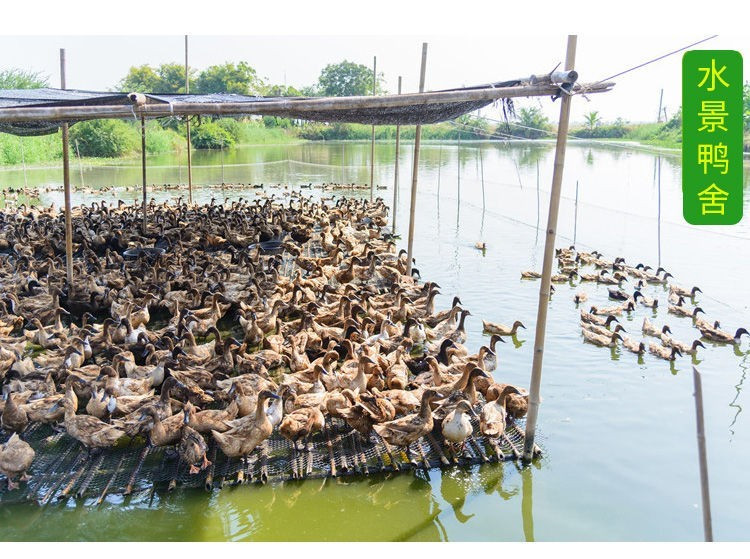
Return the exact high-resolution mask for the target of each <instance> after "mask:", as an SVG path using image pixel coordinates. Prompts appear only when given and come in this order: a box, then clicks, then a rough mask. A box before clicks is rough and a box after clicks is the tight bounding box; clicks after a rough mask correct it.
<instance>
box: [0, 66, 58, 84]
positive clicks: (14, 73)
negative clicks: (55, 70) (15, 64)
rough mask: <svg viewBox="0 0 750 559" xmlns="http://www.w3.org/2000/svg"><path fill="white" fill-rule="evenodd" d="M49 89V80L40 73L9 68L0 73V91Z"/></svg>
mask: <svg viewBox="0 0 750 559" xmlns="http://www.w3.org/2000/svg"><path fill="white" fill-rule="evenodd" d="M40 87H49V78H47V77H46V76H44V75H43V74H42V73H41V72H32V71H30V70H21V69H19V68H11V69H9V70H2V71H0V89H37V88H40Z"/></svg>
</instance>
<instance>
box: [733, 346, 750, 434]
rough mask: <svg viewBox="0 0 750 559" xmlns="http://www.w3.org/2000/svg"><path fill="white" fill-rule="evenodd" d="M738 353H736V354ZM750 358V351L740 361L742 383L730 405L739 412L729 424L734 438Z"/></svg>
mask: <svg viewBox="0 0 750 559" xmlns="http://www.w3.org/2000/svg"><path fill="white" fill-rule="evenodd" d="M735 349H737V346H735ZM735 353H736V352H735ZM748 356H750V351H746V352H745V353H744V354H743V355H742V361H740V370H741V371H742V375H741V376H740V382H738V383H737V384H736V385H735V386H734V388H735V390H736V391H737V393H736V394H735V395H734V398H733V399H732V401H731V402H730V403H729V407H730V408H735V409H736V410H737V411H736V412H735V414H734V417H732V422H731V423H730V424H729V432H730V433H731V434H732V438H734V429H733V427H734V425H735V424H736V423H737V419H738V418H739V416H740V414H741V413H742V406H741V405H740V404H739V403H738V402H737V400H739V398H740V393H741V392H742V385H743V384H744V383H745V377H746V376H747V368H748V365H747V358H748Z"/></svg>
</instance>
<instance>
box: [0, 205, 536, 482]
mask: <svg viewBox="0 0 750 559" xmlns="http://www.w3.org/2000/svg"><path fill="white" fill-rule="evenodd" d="M387 212H388V209H387V207H386V206H385V204H384V203H383V201H382V200H380V199H378V200H377V201H376V202H366V201H358V200H353V199H346V198H341V199H338V200H337V201H336V202H335V203H334V202H329V201H328V200H326V199H323V200H319V201H314V200H312V199H309V198H306V197H304V196H302V195H301V194H300V195H299V196H297V197H296V198H292V199H289V200H288V203H281V202H280V201H277V200H273V199H265V200H262V199H257V200H255V201H254V202H248V201H245V200H240V201H235V202H232V203H231V204H230V203H228V202H227V203H225V204H216V203H215V201H214V200H211V202H210V203H209V204H206V205H202V206H199V205H187V204H184V203H182V202H180V203H178V204H177V205H170V204H167V203H164V204H156V203H155V202H153V201H152V202H151V204H150V205H149V208H148V215H149V224H148V227H147V230H146V231H142V230H141V223H142V218H141V215H140V213H139V207H138V206H137V205H133V206H129V205H126V204H124V203H123V202H121V201H120V202H119V203H118V204H117V205H110V204H108V203H107V202H106V201H102V202H100V203H96V202H95V203H92V204H91V205H90V206H81V207H77V208H74V212H73V231H74V242H73V246H74V262H73V275H74V282H73V284H72V285H69V284H68V283H67V280H66V270H65V263H64V254H65V238H64V220H63V217H62V215H61V214H60V213H59V212H57V211H56V210H55V209H54V208H52V207H50V208H39V207H31V208H26V207H23V208H21V209H17V210H14V211H7V210H6V211H2V212H0V289H1V291H2V295H0V383H1V384H2V394H3V398H2V401H0V413H1V415H0V425H1V426H2V429H3V430H4V431H5V432H6V437H7V436H8V434H12V435H11V436H10V437H9V438H8V439H7V441H6V442H5V443H4V444H3V445H2V446H1V447H0V473H2V474H4V475H5V476H6V478H7V481H8V485H9V487H10V488H13V487H15V486H16V480H17V479H18V478H19V477H20V479H21V480H24V479H26V477H25V474H26V472H27V471H28V470H29V468H30V467H31V464H32V463H33V460H34V456H35V454H34V450H33V449H32V447H31V446H30V445H29V444H28V443H27V442H26V441H24V434H25V433H26V432H27V430H28V429H29V428H30V427H31V426H33V425H36V424H40V423H46V424H52V425H53V426H54V428H55V429H58V430H64V431H65V432H67V434H68V435H69V436H70V437H73V438H75V439H77V440H78V441H80V443H81V444H82V445H84V446H85V447H86V448H88V449H90V451H91V452H99V450H97V449H102V448H107V447H113V446H118V445H122V444H125V443H127V444H131V443H132V442H133V441H137V440H139V438H143V439H144V440H145V441H146V442H147V444H148V445H152V446H170V447H175V448H176V449H177V450H178V452H179V455H180V458H181V459H182V460H183V461H184V463H185V464H187V465H189V467H190V472H191V473H197V472H199V471H201V470H202V469H204V468H206V467H207V466H208V464H209V460H208V458H207V456H206V451H207V448H208V441H210V440H213V441H215V444H216V445H217V446H218V448H219V449H220V450H221V451H222V452H223V453H224V454H225V455H227V456H228V457H238V458H241V459H243V460H247V457H248V456H249V455H250V454H251V453H253V452H254V451H255V450H256V449H258V448H259V447H261V446H262V445H263V444H264V441H265V440H266V439H268V438H269V437H270V436H271V434H272V433H273V432H274V431H278V433H280V434H281V436H283V437H285V438H286V439H288V440H289V441H291V443H292V444H293V445H294V446H295V448H296V447H297V445H299V444H301V443H303V442H305V441H307V440H308V439H309V438H310V437H311V436H312V435H314V434H315V433H317V432H319V431H321V430H322V429H324V425H325V424H326V418H327V417H335V418H340V420H343V421H345V422H346V423H348V424H349V425H350V426H351V427H352V429H354V430H356V431H357V432H358V433H359V435H360V436H361V437H364V438H365V439H369V438H371V437H375V438H379V439H380V440H382V441H383V442H384V444H385V445H386V448H390V446H394V447H398V448H402V449H405V450H406V453H407V455H408V454H409V445H410V444H411V443H413V442H414V441H417V440H418V439H420V437H422V436H425V435H427V434H429V433H431V432H432V431H433V430H435V431H436V432H438V433H441V434H442V437H443V438H444V440H445V441H446V444H447V445H449V446H450V447H451V448H452V449H453V450H455V452H461V451H462V449H463V445H464V444H465V441H466V439H467V438H468V437H469V435H471V434H472V432H473V430H474V427H473V424H472V422H471V419H472V418H475V419H478V420H479V421H478V426H479V427H478V428H479V430H481V432H482V434H484V435H485V436H487V437H503V436H504V432H505V429H506V426H507V423H508V422H511V421H513V420H514V419H517V418H521V417H523V416H524V415H525V413H526V409H527V394H526V392H525V391H524V390H522V389H519V388H517V387H515V386H512V385H509V384H503V383H498V382H495V381H494V379H493V378H492V376H491V374H490V373H491V372H492V371H493V370H494V369H495V368H496V365H497V356H496V353H495V344H496V343H497V342H498V341H502V338H501V337H500V336H501V335H503V334H508V335H512V334H515V331H516V329H517V328H518V325H517V324H516V325H514V326H513V327H511V328H508V327H505V326H503V325H497V324H495V325H492V327H494V329H495V330H494V331H495V332H496V334H495V335H493V336H492V338H491V342H490V344H489V345H488V346H483V347H482V348H481V349H480V350H479V352H478V353H471V352H470V351H469V349H468V348H467V347H466V346H465V345H464V342H465V341H466V331H465V328H464V323H465V320H466V318H467V316H470V314H471V313H470V312H469V310H467V309H464V308H462V306H461V301H460V299H458V298H454V300H453V304H452V306H451V308H449V309H444V310H436V309H435V297H436V296H437V294H438V293H439V286H438V285H437V284H435V283H434V282H426V283H424V284H420V283H419V282H418V281H417V280H416V279H415V277H414V275H410V274H409V273H408V270H409V266H408V265H407V259H406V256H405V251H401V252H400V253H398V254H396V253H395V245H394V243H393V242H392V241H391V240H388V238H387V235H384V234H383V231H381V228H382V227H383V226H385V225H386V222H387V220H386V217H387ZM313 249H314V250H313ZM284 255H286V257H285V256H284ZM292 261H293V267H292V265H291V264H290V262H292ZM292 269H293V270H294V273H293V275H291V270H292ZM285 272H286V273H285ZM480 396H481V399H480ZM480 405H481V409H480ZM475 410H477V411H479V414H477V412H476V411H475ZM4 438H5V437H4Z"/></svg>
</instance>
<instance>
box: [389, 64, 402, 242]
mask: <svg viewBox="0 0 750 559" xmlns="http://www.w3.org/2000/svg"><path fill="white" fill-rule="evenodd" d="M398 93H399V95H400V94H401V76H399V77H398ZM400 144H401V126H400V125H398V124H397V125H396V163H395V169H394V170H393V226H392V227H391V229H393V234H394V235H395V234H396V208H398V157H399V147H400Z"/></svg>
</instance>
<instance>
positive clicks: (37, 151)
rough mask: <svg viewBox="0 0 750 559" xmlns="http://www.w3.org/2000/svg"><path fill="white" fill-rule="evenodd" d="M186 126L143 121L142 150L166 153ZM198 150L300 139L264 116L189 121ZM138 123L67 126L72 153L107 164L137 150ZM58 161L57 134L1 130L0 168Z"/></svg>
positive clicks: (180, 140) (181, 142)
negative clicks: (143, 140)
mask: <svg viewBox="0 0 750 559" xmlns="http://www.w3.org/2000/svg"><path fill="white" fill-rule="evenodd" d="M185 138H186V127H185V125H184V124H182V123H180V124H173V123H166V124H164V125H163V124H161V123H160V122H158V121H149V122H148V123H147V124H146V152H147V153H148V154H149V155H157V154H160V153H170V152H172V151H175V150H179V149H183V148H184V146H185V141H186V140H185ZM191 139H192V144H193V147H194V148H196V149H201V148H213V149H218V148H221V147H222V146H223V147H230V146H232V145H254V144H281V143H290V142H299V141H300V139H301V138H300V136H299V132H298V129H297V128H284V127H280V126H266V125H265V124H264V122H263V121H262V120H247V121H236V120H233V119H220V120H217V121H211V120H207V119H204V120H203V121H202V122H200V123H198V122H196V123H195V124H191ZM140 150H141V132H140V126H139V125H138V124H137V123H134V122H132V121H120V120H108V121H104V120H99V121H88V122H81V123H78V124H75V125H73V126H71V128H70V157H71V158H77V157H78V156H79V154H80V156H81V158H82V159H83V161H85V162H87V163H90V164H97V163H110V162H112V161H114V160H118V159H120V158H127V157H134V156H137V155H139V154H140ZM61 159H62V135H61V133H60V132H57V133H55V134H48V135H46V136H28V137H21V136H14V135H12V134H3V133H0V166H17V165H22V164H24V163H25V164H26V165H27V166H31V165H36V164H44V163H53V162H57V161H60V160H61Z"/></svg>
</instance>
